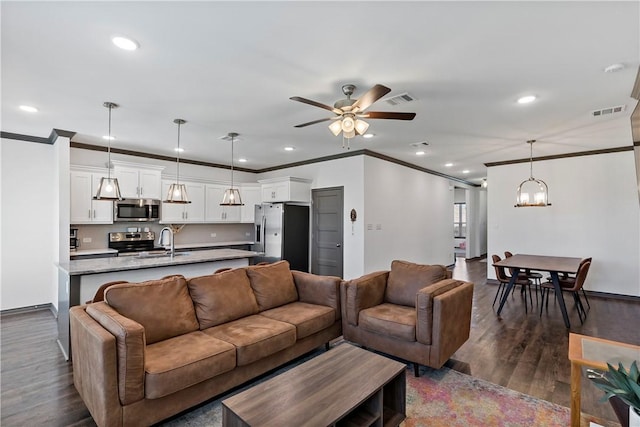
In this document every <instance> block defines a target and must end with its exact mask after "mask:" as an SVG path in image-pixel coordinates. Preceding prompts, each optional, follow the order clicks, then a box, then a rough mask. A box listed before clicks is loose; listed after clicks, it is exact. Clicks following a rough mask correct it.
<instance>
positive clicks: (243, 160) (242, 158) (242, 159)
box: [238, 157, 247, 163]
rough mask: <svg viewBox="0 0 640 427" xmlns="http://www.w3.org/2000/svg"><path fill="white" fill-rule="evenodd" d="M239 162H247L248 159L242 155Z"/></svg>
mask: <svg viewBox="0 0 640 427" xmlns="http://www.w3.org/2000/svg"><path fill="white" fill-rule="evenodd" d="M238 162H239V163H247V159H245V158H244V157H240V158H239V159H238Z"/></svg>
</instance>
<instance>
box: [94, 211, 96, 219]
mask: <svg viewBox="0 0 640 427" xmlns="http://www.w3.org/2000/svg"><path fill="white" fill-rule="evenodd" d="M95 217H96V210H95V209H94V210H93V218H94V219H95Z"/></svg>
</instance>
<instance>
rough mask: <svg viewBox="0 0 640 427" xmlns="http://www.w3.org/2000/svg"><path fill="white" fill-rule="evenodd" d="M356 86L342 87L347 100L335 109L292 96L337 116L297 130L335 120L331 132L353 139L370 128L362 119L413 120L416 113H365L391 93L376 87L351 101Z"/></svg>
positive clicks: (295, 99)
mask: <svg viewBox="0 0 640 427" xmlns="http://www.w3.org/2000/svg"><path fill="white" fill-rule="evenodd" d="M355 89H356V86H355V85H353V84H346V85H344V86H342V93H344V94H345V95H346V96H347V98H346V99H341V100H339V101H336V103H335V104H333V107H330V106H329V105H326V104H322V103H320V102H316V101H312V100H310V99H306V98H301V97H299V96H292V97H291V98H289V99H291V100H293V101H298V102H302V103H303V104H309V105H313V106H314V107H319V108H324V109H325V110H329V111H331V112H333V113H334V114H335V116H334V117H327V118H325V119H319V120H314V121H312V122H307V123H302V124H300V125H296V126H295V127H297V128H302V127H305V126H309V125H314V124H316V123H321V122H326V121H328V120H333V123H331V124H330V125H329V129H330V130H331V132H332V133H333V134H334V135H335V136H338V135H340V132H342V134H343V137H344V138H347V139H349V138H353V137H354V136H356V135H364V134H365V133H366V132H367V129H368V128H369V124H368V123H367V122H365V121H364V120H361V119H366V118H369V119H392V120H413V118H414V117H415V116H416V113H396V112H389V111H365V110H366V109H367V108H369V107H370V106H371V105H372V104H373V103H374V102H376V101H377V100H378V99H380V98H382V97H383V96H385V95H386V94H387V93H389V92H391V89H389V88H388V87H386V86H383V85H375V86H374V87H372V88H371V89H369V91H368V92H367V93H365V94H364V95H362V96H361V97H360V98H358V99H351V95H353V92H354V91H355Z"/></svg>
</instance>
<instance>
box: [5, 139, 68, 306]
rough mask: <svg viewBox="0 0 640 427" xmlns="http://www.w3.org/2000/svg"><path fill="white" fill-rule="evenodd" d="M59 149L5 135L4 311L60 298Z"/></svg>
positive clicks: (46, 302)
mask: <svg viewBox="0 0 640 427" xmlns="http://www.w3.org/2000/svg"><path fill="white" fill-rule="evenodd" d="M54 151H55V148H54V146H52V145H48V144H39V143H33V142H24V141H16V140H11V139H2V159H1V163H2V169H1V172H0V176H1V178H0V186H1V187H2V190H1V194H2V202H1V203H2V206H1V209H2V224H1V226H0V227H1V229H2V232H1V235H0V236H1V247H2V261H1V262H2V266H1V268H0V269H1V270H2V272H1V276H0V277H1V279H2V280H1V285H0V288H1V290H0V299H1V303H0V309H1V310H6V309H12V308H20V307H27V306H33V305H40V304H48V303H50V302H52V301H57V297H56V298H54V294H55V292H56V289H57V285H56V281H57V276H54V275H53V273H54V271H55V270H54V268H53V264H54V262H55V256H56V253H55V247H56V245H57V244H58V243H57V240H58V237H57V233H58V227H57V220H58V215H57V213H56V212H57V209H58V202H57V200H55V198H56V197H57V194H56V191H55V186H54V184H55V183H57V182H58V180H57V176H56V166H55V164H54V163H55V162H54V159H55V153H54ZM67 235H68V230H67Z"/></svg>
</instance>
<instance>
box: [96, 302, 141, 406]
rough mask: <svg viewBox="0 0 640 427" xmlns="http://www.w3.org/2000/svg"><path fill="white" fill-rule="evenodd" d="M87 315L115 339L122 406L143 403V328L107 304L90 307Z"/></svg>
mask: <svg viewBox="0 0 640 427" xmlns="http://www.w3.org/2000/svg"><path fill="white" fill-rule="evenodd" d="M87 313H88V314H89V315H90V316H91V317H92V318H94V319H95V320H96V321H97V322H98V323H99V324H100V325H101V326H102V327H103V328H105V329H106V330H107V331H109V332H110V333H111V334H112V335H113V336H114V337H115V339H116V356H117V366H118V377H117V381H118V393H119V396H120V402H121V403H122V405H128V404H130V403H133V402H137V401H138V400H141V399H144V348H145V342H146V341H145V336H144V328H143V327H142V325H140V324H139V323H138V322H136V321H134V320H131V319H129V318H128V317H124V316H123V315H121V314H120V313H118V312H117V311H115V310H114V309H113V308H112V307H110V306H109V305H108V304H107V303H106V302H98V303H95V304H90V305H88V306H87Z"/></svg>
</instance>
